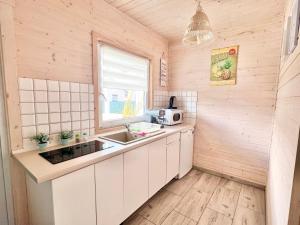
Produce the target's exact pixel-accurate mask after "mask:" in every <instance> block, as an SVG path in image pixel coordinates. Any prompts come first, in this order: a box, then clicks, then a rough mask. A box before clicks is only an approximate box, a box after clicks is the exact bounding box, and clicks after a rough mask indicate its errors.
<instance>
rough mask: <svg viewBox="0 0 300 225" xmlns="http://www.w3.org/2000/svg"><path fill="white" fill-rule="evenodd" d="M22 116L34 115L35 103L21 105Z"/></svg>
mask: <svg viewBox="0 0 300 225" xmlns="http://www.w3.org/2000/svg"><path fill="white" fill-rule="evenodd" d="M20 108H21V114H22V115H24V114H34V113H35V110H34V103H20Z"/></svg>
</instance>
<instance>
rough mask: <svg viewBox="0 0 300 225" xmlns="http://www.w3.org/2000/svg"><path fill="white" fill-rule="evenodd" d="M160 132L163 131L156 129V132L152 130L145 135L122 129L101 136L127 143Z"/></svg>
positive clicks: (123, 143)
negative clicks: (121, 130)
mask: <svg viewBox="0 0 300 225" xmlns="http://www.w3.org/2000/svg"><path fill="white" fill-rule="evenodd" d="M162 133H164V131H157V132H153V133H150V134H147V135H138V134H134V133H131V132H128V131H123V132H119V133H114V134H110V135H106V136H102V137H101V138H102V139H105V140H109V141H112V142H117V143H120V144H122V145H127V144H131V143H133V142H136V141H139V140H143V139H146V138H149V137H153V136H155V135H158V134H162Z"/></svg>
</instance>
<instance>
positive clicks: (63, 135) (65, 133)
mask: <svg viewBox="0 0 300 225" xmlns="http://www.w3.org/2000/svg"><path fill="white" fill-rule="evenodd" d="M59 137H60V139H71V138H73V131H62V132H60V135H59Z"/></svg>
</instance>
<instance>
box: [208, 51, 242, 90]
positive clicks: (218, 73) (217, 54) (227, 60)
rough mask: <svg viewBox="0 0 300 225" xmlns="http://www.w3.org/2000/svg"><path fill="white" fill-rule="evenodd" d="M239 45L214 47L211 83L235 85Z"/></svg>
mask: <svg viewBox="0 0 300 225" xmlns="http://www.w3.org/2000/svg"><path fill="white" fill-rule="evenodd" d="M238 53H239V46H231V47H227V48H219V49H213V50H212V54H211V67H210V84H211V85H235V84H236V77H237V62H238Z"/></svg>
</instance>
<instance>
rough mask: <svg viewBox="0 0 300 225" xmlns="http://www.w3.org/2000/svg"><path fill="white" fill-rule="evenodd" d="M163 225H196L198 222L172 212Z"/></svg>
mask: <svg viewBox="0 0 300 225" xmlns="http://www.w3.org/2000/svg"><path fill="white" fill-rule="evenodd" d="M162 225H196V222H195V221H193V220H191V219H189V218H187V217H185V216H183V215H181V214H180V213H178V212H176V211H172V212H171V213H170V214H169V216H168V217H167V218H166V220H165V221H164V222H163V223H162Z"/></svg>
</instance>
